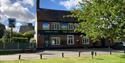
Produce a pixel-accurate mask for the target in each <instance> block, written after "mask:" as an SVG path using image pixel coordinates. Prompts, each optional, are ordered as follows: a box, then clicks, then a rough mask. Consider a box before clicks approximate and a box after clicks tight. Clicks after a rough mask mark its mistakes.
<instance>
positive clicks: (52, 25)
mask: <svg viewBox="0 0 125 63" xmlns="http://www.w3.org/2000/svg"><path fill="white" fill-rule="evenodd" d="M58 26H59V29H58ZM51 27H53V28H51V29H52V30H60V23H57V22H52V23H51Z"/></svg>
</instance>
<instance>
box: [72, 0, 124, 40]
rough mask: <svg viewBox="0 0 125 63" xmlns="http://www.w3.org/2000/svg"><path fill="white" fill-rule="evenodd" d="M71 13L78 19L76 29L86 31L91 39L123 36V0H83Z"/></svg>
mask: <svg viewBox="0 0 125 63" xmlns="http://www.w3.org/2000/svg"><path fill="white" fill-rule="evenodd" d="M72 13H73V16H74V17H76V18H78V21H80V25H79V27H78V28H77V31H79V32H83V33H86V34H87V36H89V37H93V38H94V39H93V40H96V38H98V37H102V38H107V37H112V38H113V39H116V38H117V37H123V36H124V35H123V34H124V32H125V31H124V29H125V27H124V26H125V22H124V21H125V0H83V3H81V5H80V7H79V8H77V9H75V10H73V11H72ZM81 21H82V22H81Z"/></svg>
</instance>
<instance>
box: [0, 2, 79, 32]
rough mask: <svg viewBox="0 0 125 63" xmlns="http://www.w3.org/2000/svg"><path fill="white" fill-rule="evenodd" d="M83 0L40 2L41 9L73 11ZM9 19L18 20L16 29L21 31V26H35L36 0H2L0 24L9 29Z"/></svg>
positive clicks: (0, 4)
mask: <svg viewBox="0 0 125 63" xmlns="http://www.w3.org/2000/svg"><path fill="white" fill-rule="evenodd" d="M79 2H81V0H40V8H47V9H56V10H71V9H73V8H75V7H77V5H78V4H79ZM8 18H15V19H16V28H14V31H19V28H20V26H21V25H24V24H26V23H33V25H34V24H35V22H36V21H35V19H36V0H0V23H2V24H4V25H5V26H6V28H8Z"/></svg>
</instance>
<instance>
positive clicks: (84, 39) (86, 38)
mask: <svg viewBox="0 0 125 63" xmlns="http://www.w3.org/2000/svg"><path fill="white" fill-rule="evenodd" d="M86 40H87V42H84V41H86ZM82 44H83V45H88V44H90V42H89V38H88V37H85V36H84V37H83V38H82Z"/></svg>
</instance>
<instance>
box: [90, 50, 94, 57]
mask: <svg viewBox="0 0 125 63" xmlns="http://www.w3.org/2000/svg"><path fill="white" fill-rule="evenodd" d="M91 55H92V59H93V57H94V56H93V55H94V51H91Z"/></svg>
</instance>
